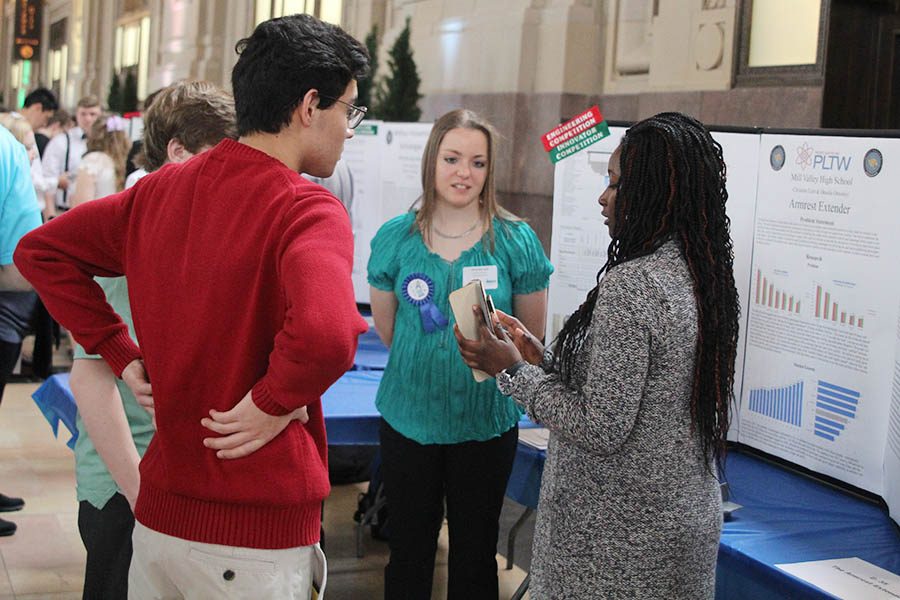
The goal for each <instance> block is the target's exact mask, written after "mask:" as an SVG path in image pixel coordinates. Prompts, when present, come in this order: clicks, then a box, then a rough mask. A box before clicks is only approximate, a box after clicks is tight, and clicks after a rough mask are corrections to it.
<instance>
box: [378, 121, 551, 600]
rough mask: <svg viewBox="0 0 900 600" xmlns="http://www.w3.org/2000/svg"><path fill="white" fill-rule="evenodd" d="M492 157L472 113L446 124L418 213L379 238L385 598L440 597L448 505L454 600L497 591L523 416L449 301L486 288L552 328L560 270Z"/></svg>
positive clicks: (490, 133)
mask: <svg viewBox="0 0 900 600" xmlns="http://www.w3.org/2000/svg"><path fill="white" fill-rule="evenodd" d="M495 151H496V134H495V132H494V129H493V128H492V127H491V126H490V124H488V123H487V122H486V121H485V120H483V119H482V118H481V117H479V116H478V115H476V114H475V113H473V112H471V111H468V110H455V111H452V112H450V113H447V114H446V115H444V116H443V117H441V118H440V119H438V121H437V122H436V123H435V125H434V128H433V129H432V131H431V136H430V137H429V140H428V144H427V147H426V149H425V154H424V156H423V157H422V187H423V190H424V191H423V194H422V198H421V202H420V204H419V207H418V210H416V211H414V212H409V213H406V214H404V215H402V216H399V217H397V218H395V219H392V220H390V221H388V222H387V223H385V224H384V225H383V226H382V227H381V229H380V230H379V231H378V234H377V235H376V236H375V238H374V239H373V240H372V255H371V259H370V260H369V283H370V284H371V286H372V293H371V304H372V314H373V317H374V319H375V327H376V329H377V330H378V334H379V335H380V336H381V339H382V340H383V341H384V343H385V344H386V345H387V346H389V347H390V348H391V355H390V360H389V362H388V365H387V368H386V369H385V373H384V378H383V379H382V383H381V387H380V388H379V390H378V397H377V405H378V410H379V411H380V412H381V415H382V417H383V420H382V427H381V451H382V461H383V472H384V485H385V492H386V495H387V498H388V505H389V506H390V511H391V528H390V549H391V557H390V562H389V563H388V565H387V567H386V568H385V598H403V599H409V598H411V599H417V598H422V599H428V598H430V597H431V584H432V577H433V571H434V555H435V550H436V548H437V537H438V532H439V531H440V527H441V523H442V521H443V516H444V504H445V502H446V507H447V520H448V524H449V530H450V557H449V582H448V597H449V598H467V599H471V598H497V594H498V588H497V563H496V560H495V555H496V547H497V534H498V521H499V517H500V509H501V507H502V506H503V495H504V492H505V490H506V483H507V479H508V478H509V473H510V470H511V469H512V462H513V458H514V456H515V448H516V440H517V438H518V428H517V423H518V420H519V416H520V412H519V409H518V408H517V407H516V405H515V404H514V403H513V402H512V401H511V400H510V399H509V398H507V397H505V396H503V395H501V394H500V393H498V392H497V387H496V385H495V383H494V380H493V379H489V380H487V381H485V382H482V383H476V382H475V380H474V379H473V377H472V373H471V370H470V369H469V368H468V367H467V366H466V365H465V364H464V363H463V361H462V359H461V357H460V355H459V352H458V351H457V349H456V341H455V338H454V336H453V323H454V319H453V315H452V313H451V311H450V304H449V301H448V295H449V294H450V292H452V291H453V290H455V289H457V288H459V287H462V286H463V285H464V284H466V283H468V282H469V281H471V280H472V279H476V278H477V279H480V280H481V281H482V282H483V284H484V287H485V289H486V291H487V292H488V293H489V294H490V295H491V296H492V298H493V300H494V304H495V305H496V306H497V308H499V309H500V310H503V311H504V312H506V311H512V312H513V313H514V314H515V315H516V316H517V317H518V318H519V319H520V320H521V321H523V322H524V323H527V324H528V327H529V329H530V330H531V331H543V330H544V321H545V315H546V308H547V286H548V283H549V278H550V274H551V273H552V271H553V267H552V266H551V265H550V262H549V261H548V260H547V257H546V256H545V254H544V251H543V248H542V247H541V244H540V242H539V240H538V239H537V236H536V235H535V233H534V231H533V230H532V229H531V228H530V227H529V226H528V225H527V224H526V223H524V222H523V221H521V220H519V219H518V218H516V217H515V216H514V215H512V214H511V213H509V212H508V211H506V210H504V209H503V208H501V207H500V206H499V205H498V204H497V199H496V192H495V189H494V173H495V169H494V165H495Z"/></svg>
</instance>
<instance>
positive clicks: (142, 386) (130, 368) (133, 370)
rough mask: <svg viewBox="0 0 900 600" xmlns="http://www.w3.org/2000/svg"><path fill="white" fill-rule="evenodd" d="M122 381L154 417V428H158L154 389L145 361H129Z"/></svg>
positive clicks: (137, 359)
mask: <svg viewBox="0 0 900 600" xmlns="http://www.w3.org/2000/svg"><path fill="white" fill-rule="evenodd" d="M122 381H124V382H125V384H126V385H127V386H128V387H129V389H131V393H132V394H134V399H135V400H137V403H138V404H140V405H141V407H142V408H143V409H144V410H146V411H147V412H148V413H150V416H151V417H153V428H154V429H155V428H156V411H155V410H154V409H153V389H152V388H151V387H150V378H149V377H148V376H147V370H146V369H145V368H144V361H142V360H141V359H139V358H136V359H134V360H133V361H131V362H130V363H128V364H127V365H126V366H125V368H124V369H123V370H122Z"/></svg>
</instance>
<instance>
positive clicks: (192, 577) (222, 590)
mask: <svg viewBox="0 0 900 600" xmlns="http://www.w3.org/2000/svg"><path fill="white" fill-rule="evenodd" d="M133 543H134V556H133V557H132V559H131V570H130V571H129V572H128V597H129V598H130V599H131V600H151V599H152V600H169V599H171V600H181V599H185V600H205V599H207V598H208V599H219V598H229V599H231V598H236V599H238V598H252V599H253V600H257V599H259V600H262V599H268V598H271V599H272V600H282V599H288V600H311V599H312V600H316V599H318V600H322V599H323V598H324V594H325V581H326V578H327V572H328V569H327V563H326V561H325V554H324V553H323V552H322V549H321V548H320V547H319V545H318V544H316V545H314V546H304V547H300V548H287V549H284V550H261V549H258V548H240V547H235V546H220V545H218V544H202V543H199V542H191V541H189V540H183V539H181V538H176V537H172V536H169V535H165V534H162V533H159V532H157V531H154V530H152V529H148V528H147V527H144V526H143V525H141V524H140V523H135V526H134V535H133Z"/></svg>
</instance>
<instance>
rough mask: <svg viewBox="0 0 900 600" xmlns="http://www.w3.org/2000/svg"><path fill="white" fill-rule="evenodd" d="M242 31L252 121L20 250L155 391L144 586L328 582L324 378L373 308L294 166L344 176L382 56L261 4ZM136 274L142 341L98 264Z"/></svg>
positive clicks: (142, 393)
mask: <svg viewBox="0 0 900 600" xmlns="http://www.w3.org/2000/svg"><path fill="white" fill-rule="evenodd" d="M237 49H238V52H239V53H240V57H239V59H238V61H237V64H236V65H235V67H234V70H233V72H232V88H233V91H234V98H235V109H236V113H237V125H238V134H239V135H240V138H239V140H237V141H233V140H225V141H223V142H221V143H220V144H218V145H217V146H216V147H215V148H213V149H212V150H209V151H208V152H206V153H204V154H202V155H199V156H197V157H195V158H193V159H191V160H189V161H188V162H186V163H182V164H178V165H170V166H166V167H164V168H162V169H160V170H159V171H157V172H156V173H154V174H152V175H148V176H147V177H145V178H143V179H142V180H141V181H140V182H139V183H138V184H137V185H135V186H134V187H133V188H131V189H129V190H127V191H125V192H122V193H120V194H116V195H113V196H110V197H108V198H104V199H101V200H96V201H94V202H89V203H86V204H84V205H82V206H80V207H78V208H76V209H75V210H72V211H69V212H68V213H66V214H64V215H62V216H60V217H58V218H56V219H54V220H53V221H52V222H49V223H47V224H46V225H44V226H43V227H41V228H39V229H38V230H36V231H35V232H33V234H31V235H29V236H27V237H25V238H24V239H23V240H22V242H21V243H20V244H19V247H18V249H17V251H16V255H15V261H16V264H17V265H18V267H19V268H20V270H21V271H22V273H23V275H24V276H25V277H26V278H27V279H28V280H29V281H31V282H32V284H33V285H34V287H35V289H36V290H37V291H38V293H39V294H40V295H41V297H42V298H43V300H44V302H45V304H46V306H47V307H48V308H49V309H50V312H51V313H52V314H53V315H54V317H55V318H56V319H57V320H58V321H59V322H60V323H61V324H62V325H63V326H65V327H66V328H67V329H69V330H70V331H71V332H72V333H73V335H74V336H75V339H76V340H78V341H79V342H80V343H81V344H82V345H83V346H84V347H85V349H86V350H87V351H88V352H91V353H97V354H100V355H101V356H102V357H103V358H104V359H105V360H106V362H107V363H108V364H109V365H110V367H111V368H112V370H113V372H114V373H116V374H117V375H119V376H121V377H122V379H123V380H124V381H125V382H126V383H127V384H128V385H129V387H130V388H131V389H132V390H133V391H134V392H135V395H136V396H137V397H138V398H139V399H140V398H142V397H143V398H144V399H145V400H148V397H149V396H151V394H152V401H153V404H154V408H155V414H156V422H157V433H156V436H155V437H154V438H153V441H152V442H151V444H150V446H149V448H148V450H147V453H146V454H145V456H144V458H143V460H142V461H141V465H140V471H141V482H140V491H139V494H138V499H137V504H136V506H135V518H136V519H137V522H138V523H137V525H136V526H135V530H134V558H133V560H132V566H131V572H130V574H129V596H131V597H135V598H144V597H168V596H178V595H185V594H186V593H189V594H188V595H190V596H194V597H253V598H279V599H280V598H309V595H310V590H311V588H312V587H315V586H316V585H321V583H322V582H323V581H324V570H325V565H324V556H323V555H322V553H321V550H320V549H319V548H318V543H317V542H318V540H319V527H320V516H321V515H320V512H321V504H322V500H323V499H324V498H325V497H326V496H327V494H328V492H329V484H328V472H327V459H326V440H325V428H324V421H323V417H322V407H321V400H320V396H321V394H322V393H323V392H324V391H325V390H326V389H327V388H328V387H329V386H330V385H331V384H332V383H333V382H334V381H335V380H336V379H337V378H338V377H340V376H341V374H343V373H344V371H346V370H347V369H348V368H349V367H350V365H351V364H352V361H353V355H354V352H355V350H356V340H357V336H358V335H359V334H360V333H361V332H363V331H364V330H365V328H366V325H365V322H364V321H363V320H362V319H361V318H360V317H359V314H358V313H357V311H356V305H355V301H354V295H353V289H352V284H351V280H350V272H351V262H352V258H353V248H352V245H353V240H352V233H351V230H350V223H349V221H348V218H347V213H346V211H345V210H344V208H343V207H342V206H341V204H340V202H338V200H337V199H335V198H334V196H332V195H331V194H330V193H328V192H327V191H326V190H325V189H324V188H321V187H319V186H317V185H315V184H312V183H310V182H308V181H306V180H304V179H303V178H302V177H300V175H299V174H298V173H299V172H305V173H309V174H311V175H315V176H320V177H327V176H329V175H331V173H332V170H333V169H334V165H335V163H336V162H337V160H338V158H339V157H340V155H341V151H342V149H343V145H344V141H345V139H347V138H349V137H351V136H352V128H353V127H355V126H356V125H357V124H358V123H359V120H360V119H361V118H362V114H363V113H364V110H365V109H360V108H357V107H355V106H354V102H355V101H356V79H358V78H360V77H362V76H364V75H365V74H366V71H367V69H368V56H367V53H366V50H365V48H364V47H363V46H362V45H361V44H360V43H359V42H358V41H356V40H355V39H353V38H351V37H350V36H349V35H347V34H346V33H345V32H344V31H342V30H341V29H340V28H339V27H336V26H333V25H329V24H326V23H323V22H321V21H319V20H317V19H315V18H313V17H310V16H308V15H294V16H291V17H284V18H281V19H274V20H271V21H267V22H264V23H262V24H260V25H259V26H258V27H257V28H256V30H255V31H254V32H253V34H252V35H251V36H250V37H249V38H246V39H244V40H241V41H240V42H239V43H238V45H237ZM120 275H126V276H127V277H128V283H129V292H130V297H131V307H132V315H133V317H134V325H135V333H136V335H137V338H138V340H139V342H140V349H139V348H138V347H137V346H135V344H134V343H133V342H132V341H131V339H130V337H129V336H128V332H127V330H126V327H125V325H124V323H122V321H121V319H120V318H119V317H118V315H116V314H115V313H114V312H113V311H112V309H111V308H110V307H109V305H108V304H106V302H105V299H104V295H103V292H102V290H101V289H100V287H99V286H98V285H97V284H96V283H94V281H93V277H94V276H106V277H115V276H120ZM151 381H152V390H151V387H150V382H151ZM303 407H305V409H306V411H307V412H308V418H309V420H308V422H307V423H305V424H302V423H300V422H299V421H297V420H294V419H293V417H294V416H295V415H296V411H298V410H300V409H302V408H303ZM313 580H315V582H314V581H313ZM314 583H315V584H316V585H314Z"/></svg>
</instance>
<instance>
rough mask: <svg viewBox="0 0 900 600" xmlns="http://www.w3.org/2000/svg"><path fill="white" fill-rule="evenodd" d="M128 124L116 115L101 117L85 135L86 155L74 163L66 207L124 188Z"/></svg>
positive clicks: (128, 144) (128, 148) (128, 140)
mask: <svg viewBox="0 0 900 600" xmlns="http://www.w3.org/2000/svg"><path fill="white" fill-rule="evenodd" d="M127 131H128V121H126V120H125V119H123V118H122V117H120V116H118V115H103V116H101V117H99V118H98V119H97V120H96V121H94V123H93V125H92V126H91V129H90V131H89V132H88V137H87V144H86V147H87V153H86V154H85V155H84V157H82V159H81V162H80V163H79V164H78V170H77V171H76V175H75V191H74V192H72V194H71V196H70V197H69V205H70V207H71V208H75V207H76V206H78V205H79V204H81V203H82V202H87V201H89V200H95V199H97V198H103V197H104V196H109V195H110V194H115V193H116V192H121V191H122V190H123V189H125V159H126V158H128V151H129V150H131V139H129V137H128V133H127Z"/></svg>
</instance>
